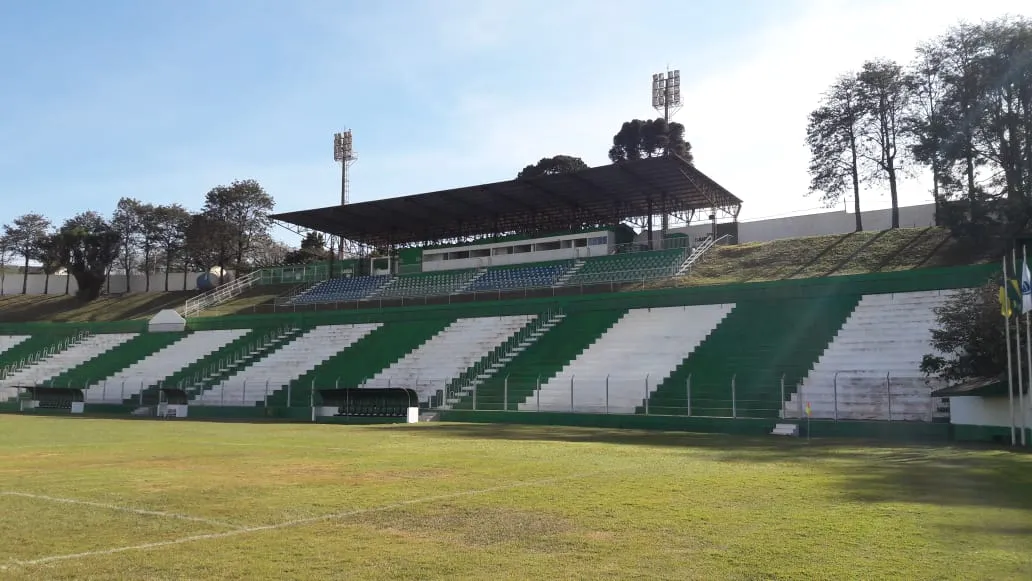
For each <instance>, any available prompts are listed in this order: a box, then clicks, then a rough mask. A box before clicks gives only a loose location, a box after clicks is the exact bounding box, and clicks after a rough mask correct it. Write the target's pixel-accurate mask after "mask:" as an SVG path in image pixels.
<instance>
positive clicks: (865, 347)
mask: <svg viewBox="0 0 1032 581" xmlns="http://www.w3.org/2000/svg"><path fill="white" fill-rule="evenodd" d="M952 295H953V292H952V291H921V292H910V293H896V294H891V293H886V294H872V295H865V296H864V297H863V298H862V299H861V300H860V302H859V304H858V305H857V307H856V310H855V311H854V312H853V314H852V315H851V316H850V317H849V319H848V320H847V321H846V322H845V324H844V325H843V326H842V329H841V330H840V331H839V333H838V335H837V336H836V337H835V339H834V341H832V343H831V345H829V346H828V349H827V350H826V351H825V352H824V354H823V355H822V356H821V357H820V359H819V360H818V361H817V363H816V365H815V366H814V368H813V370H812V371H811V372H810V373H809V374H808V375H807V376H806V378H805V380H803V382H802V385H801V386H800V388H799V391H798V392H797V393H793V394H792V395H791V397H789V398H788V401H787V402H786V403H785V409H784V417H800V416H801V415H802V412H801V410H803V408H804V407H805V404H806V402H809V403H810V407H811V410H812V413H813V417H815V418H836V417H837V418H838V419H852V420H889V419H891V420H923V421H929V420H931V419H932V417H933V415H934V411H935V401H934V400H933V398H932V397H931V392H932V391H933V390H934V389H937V388H939V387H942V386H943V384H942V383H941V382H939V381H938V380H935V379H930V378H926V377H925V376H924V374H923V373H922V372H921V360H922V359H923V358H924V356H925V355H926V354H928V353H931V352H932V342H931V341H932V331H931V330H932V328H933V327H935V325H936V319H935V309H936V308H937V307H939V306H941V305H943V304H945V303H946V301H948V300H949V298H950V296H952Z"/></svg>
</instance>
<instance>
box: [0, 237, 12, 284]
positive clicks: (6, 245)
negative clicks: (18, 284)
mask: <svg viewBox="0 0 1032 581" xmlns="http://www.w3.org/2000/svg"><path fill="white" fill-rule="evenodd" d="M14 254H15V251H14V247H13V245H12V244H11V241H10V240H8V238H7V236H0V295H2V294H4V283H5V282H6V281H7V265H8V264H9V263H10V261H11V257H12V256H13V255H14Z"/></svg>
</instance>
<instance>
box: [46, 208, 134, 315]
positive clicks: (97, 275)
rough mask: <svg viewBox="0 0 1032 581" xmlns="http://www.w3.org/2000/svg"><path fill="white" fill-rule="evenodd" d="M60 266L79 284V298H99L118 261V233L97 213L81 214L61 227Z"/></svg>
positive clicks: (119, 241) (119, 243)
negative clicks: (109, 274) (105, 281)
mask: <svg viewBox="0 0 1032 581" xmlns="http://www.w3.org/2000/svg"><path fill="white" fill-rule="evenodd" d="M59 238H60V246H59V248H60V264H61V266H62V267H64V268H66V269H68V272H69V274H71V275H72V276H74V277H75V281H76V282H77V283H78V284H79V292H78V296H79V298H81V299H83V300H88V301H89V300H93V299H95V298H97V297H98V296H100V291H101V290H102V289H103V288H104V280H105V278H106V277H107V273H108V272H109V270H110V268H111V265H112V264H114V263H115V261H117V260H118V251H119V249H120V248H121V240H120V236H119V233H118V231H116V230H115V229H114V228H112V227H111V224H109V223H108V221H107V220H105V219H104V217H103V216H101V215H100V214H98V213H96V212H83V213H81V214H78V215H76V216H74V217H72V218H70V219H68V220H67V221H65V223H64V224H63V225H62V226H61V230H60V231H59Z"/></svg>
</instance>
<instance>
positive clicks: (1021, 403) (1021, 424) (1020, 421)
mask: <svg viewBox="0 0 1032 581" xmlns="http://www.w3.org/2000/svg"><path fill="white" fill-rule="evenodd" d="M1011 264H1012V265H1013V266H1014V270H1013V271H1012V272H1013V273H1014V277H1015V278H1017V277H1018V248H1017V246H1015V247H1014V248H1012V249H1011ZM1007 284H1010V281H1007ZM1007 291H1008V292H1010V287H1007ZM1018 297H1019V298H1020V297H1021V293H1020V292H1019V293H1018ZM1019 312H1020V311H1019ZM1007 325H1008V327H1009V326H1010V320H1009V319H1008V321H1007ZM1014 356H1015V358H1016V359H1017V364H1018V365H1017V369H1016V371H1017V372H1018V417H1017V420H1016V421H1015V423H1016V424H1017V425H1018V429H1019V430H1020V431H1021V437H1020V438H1019V440H1020V441H1021V445H1022V446H1025V445H1026V444H1025V415H1026V414H1025V393H1024V392H1025V390H1024V380H1023V377H1022V376H1023V375H1024V373H1023V372H1022V369H1021V315H1017V316H1015V317H1014Z"/></svg>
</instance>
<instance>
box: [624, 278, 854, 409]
mask: <svg viewBox="0 0 1032 581" xmlns="http://www.w3.org/2000/svg"><path fill="white" fill-rule="evenodd" d="M859 301H860V295H838V296H830V297H827V296H826V297H816V298H794V299H793V298H785V299H778V300H752V301H747V302H742V303H738V304H737V306H735V308H734V309H733V310H732V311H731V313H729V314H728V316H727V317H725V318H724V320H723V321H722V322H721V323H720V325H718V326H717V328H716V329H714V331H713V332H712V333H711V334H710V336H709V337H707V339H706V340H705V341H704V342H703V343H702V345H700V346H699V347H698V348H696V349H695V351H694V352H693V353H692V354H691V355H690V356H689V357H688V359H687V360H686V361H684V362H683V363H682V364H681V365H680V366H679V367H678V368H677V369H676V370H674V372H673V373H672V374H671V375H670V377H668V378H667V379H666V380H665V381H664V382H663V383H662V384H660V386H659V388H658V389H657V390H656V391H655V393H653V394H652V396H651V397H650V398H649V409H648V413H650V414H670V415H684V414H686V413H687V411H688V410H687V406H686V402H687V399H688V394H687V390H688V378H689V374H690V375H691V415H693V416H711V417H731V416H732V413H733V412H734V413H736V414H737V416H738V417H742V418H776V417H778V416H779V412H780V410H781V377H782V375H784V377H785V397H786V398H787V397H788V396H789V395H790V394H791V393H792V392H794V391H795V389H796V386H797V385H798V384H799V382H800V381H802V380H803V378H805V377H806V375H807V373H809V372H810V370H811V369H812V368H813V365H814V364H815V363H816V362H817V359H819V358H820V356H821V354H822V353H823V352H824V350H825V349H827V347H828V345H829V344H830V343H831V340H832V339H833V338H834V337H835V334H836V333H838V331H839V329H841V328H842V324H843V323H845V321H846V319H847V318H848V317H849V315H850V313H852V312H853V309H855V308H856V305H857V303H858V302H859ZM732 377H733V378H734V382H735V402H736V403H735V406H734V408H735V409H734V410H732V399H731V380H732ZM644 411H645V410H644V408H643V407H639V408H638V410H637V412H638V413H644Z"/></svg>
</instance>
